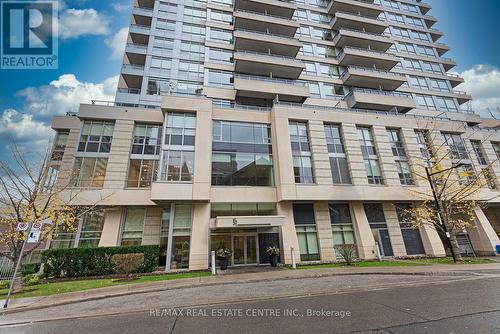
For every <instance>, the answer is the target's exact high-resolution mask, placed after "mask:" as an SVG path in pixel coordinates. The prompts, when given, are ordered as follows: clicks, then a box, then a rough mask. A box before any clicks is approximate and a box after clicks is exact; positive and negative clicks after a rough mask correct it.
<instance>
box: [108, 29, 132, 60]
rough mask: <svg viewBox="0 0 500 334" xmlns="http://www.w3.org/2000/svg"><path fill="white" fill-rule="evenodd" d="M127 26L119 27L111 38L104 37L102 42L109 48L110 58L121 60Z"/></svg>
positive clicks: (126, 35) (125, 41)
mask: <svg viewBox="0 0 500 334" xmlns="http://www.w3.org/2000/svg"><path fill="white" fill-rule="evenodd" d="M127 37H128V27H124V28H121V29H120V30H118V32H117V33H116V34H115V35H113V36H112V37H111V38H106V39H105V40H104V43H106V45H107V46H108V47H110V48H111V56H110V59H113V60H121V59H122V58H123V54H124V52H125V45H126V44H127Z"/></svg>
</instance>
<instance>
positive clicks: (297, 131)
mask: <svg viewBox="0 0 500 334" xmlns="http://www.w3.org/2000/svg"><path fill="white" fill-rule="evenodd" d="M288 129H289V131H290V141H291V144H292V155H293V171H294V175H295V182H296V183H314V173H313V167H312V160H311V150H310V147H309V137H308V134H307V124H306V123H302V122H295V121H290V122H289V124H288Z"/></svg>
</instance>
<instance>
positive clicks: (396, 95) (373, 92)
mask: <svg viewBox="0 0 500 334" xmlns="http://www.w3.org/2000/svg"><path fill="white" fill-rule="evenodd" d="M345 100H346V102H347V107H348V108H356V109H368V110H384V111H391V110H396V111H397V112H402V113H405V112H408V111H409V110H411V109H414V108H415V107H416V105H415V101H414V100H413V98H412V97H411V95H410V94H406V93H402V92H390V91H383V90H377V89H363V88H352V89H351V92H350V93H349V94H348V95H347V96H346V97H345Z"/></svg>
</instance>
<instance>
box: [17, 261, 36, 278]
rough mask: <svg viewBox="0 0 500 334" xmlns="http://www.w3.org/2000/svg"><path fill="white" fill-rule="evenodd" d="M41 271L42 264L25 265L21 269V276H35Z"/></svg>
mask: <svg viewBox="0 0 500 334" xmlns="http://www.w3.org/2000/svg"><path fill="white" fill-rule="evenodd" d="M39 270H40V263H25V264H23V265H22V267H21V274H22V275H23V276H27V275H33V274H36V273H38V271H39Z"/></svg>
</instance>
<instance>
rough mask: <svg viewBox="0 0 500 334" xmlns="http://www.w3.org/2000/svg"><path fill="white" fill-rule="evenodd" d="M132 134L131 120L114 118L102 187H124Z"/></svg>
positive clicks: (132, 125)
mask: <svg viewBox="0 0 500 334" xmlns="http://www.w3.org/2000/svg"><path fill="white" fill-rule="evenodd" d="M133 134H134V121H133V120H120V119H118V120H116V122H115V127H114V130H113V142H112V143H111V151H110V152H109V157H108V165H107V167H106V178H105V179H104V188H111V189H123V188H124V187H125V182H126V180H127V171H128V164H129V161H130V148H131V146H132V136H133Z"/></svg>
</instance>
